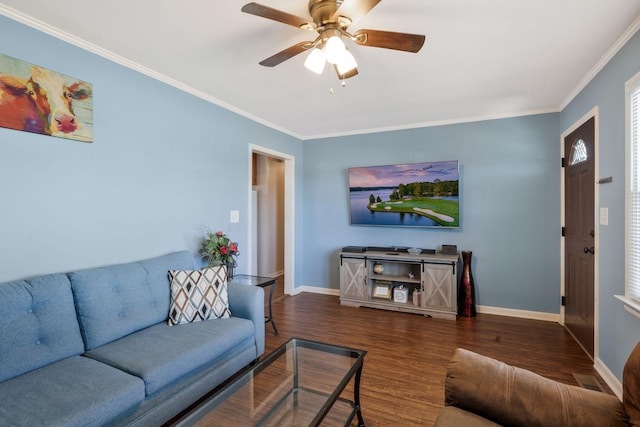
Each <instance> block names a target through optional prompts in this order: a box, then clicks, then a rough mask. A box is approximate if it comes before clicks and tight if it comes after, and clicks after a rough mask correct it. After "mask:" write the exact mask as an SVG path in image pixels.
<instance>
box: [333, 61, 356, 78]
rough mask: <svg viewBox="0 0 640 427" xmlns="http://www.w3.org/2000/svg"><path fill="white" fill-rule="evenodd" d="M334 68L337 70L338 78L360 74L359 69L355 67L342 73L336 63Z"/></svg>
mask: <svg viewBox="0 0 640 427" xmlns="http://www.w3.org/2000/svg"><path fill="white" fill-rule="evenodd" d="M333 69H334V70H336V74H337V75H338V79H340V80H346V79H350V78H351V77H354V76H357V75H358V69H357V68H354V69H353V70H349V71H347V72H346V73H344V74H340V72H339V71H338V66H337V65H334V66H333Z"/></svg>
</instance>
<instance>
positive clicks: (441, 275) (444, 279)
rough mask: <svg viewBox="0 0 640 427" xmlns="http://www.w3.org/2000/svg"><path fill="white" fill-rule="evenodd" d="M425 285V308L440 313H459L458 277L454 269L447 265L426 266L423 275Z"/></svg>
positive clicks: (423, 301)
mask: <svg viewBox="0 0 640 427" xmlns="http://www.w3.org/2000/svg"><path fill="white" fill-rule="evenodd" d="M422 283H423V284H424V298H423V299H422V306H423V307H424V308H432V309H438V310H440V311H450V312H456V311H457V306H456V305H457V301H456V275H455V270H454V267H453V266H451V265H447V264H425V265H424V272H423V273H422Z"/></svg>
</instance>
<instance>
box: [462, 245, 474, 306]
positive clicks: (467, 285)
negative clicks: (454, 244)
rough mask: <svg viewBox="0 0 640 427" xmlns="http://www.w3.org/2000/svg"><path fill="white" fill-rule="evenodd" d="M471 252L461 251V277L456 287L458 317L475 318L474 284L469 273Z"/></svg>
mask: <svg viewBox="0 0 640 427" xmlns="http://www.w3.org/2000/svg"><path fill="white" fill-rule="evenodd" d="M471 255H472V252H471V251H462V277H460V286H458V315H460V316H464V317H476V296H475V283H474V282H473V274H472V273H471Z"/></svg>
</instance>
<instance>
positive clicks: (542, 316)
mask: <svg viewBox="0 0 640 427" xmlns="http://www.w3.org/2000/svg"><path fill="white" fill-rule="evenodd" d="M476 311H477V312H478V313H482V314H495V315H497V316H507V317H519V318H521V319H533V320H544V321H545V322H555V323H559V322H560V314H556V313H545V312H542V311H529V310H515V309H511V308H502V307H490V306H486V305H479V306H477V307H476Z"/></svg>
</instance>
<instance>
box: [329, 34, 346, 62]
mask: <svg viewBox="0 0 640 427" xmlns="http://www.w3.org/2000/svg"><path fill="white" fill-rule="evenodd" d="M344 51H345V46H344V42H343V41H342V39H341V38H340V37H338V36H335V35H334V36H331V37H329V39H328V40H327V41H326V42H325V44H324V55H325V57H326V58H327V62H328V63H329V64H332V65H333V64H337V63H338V61H340V58H342V55H343V54H344Z"/></svg>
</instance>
